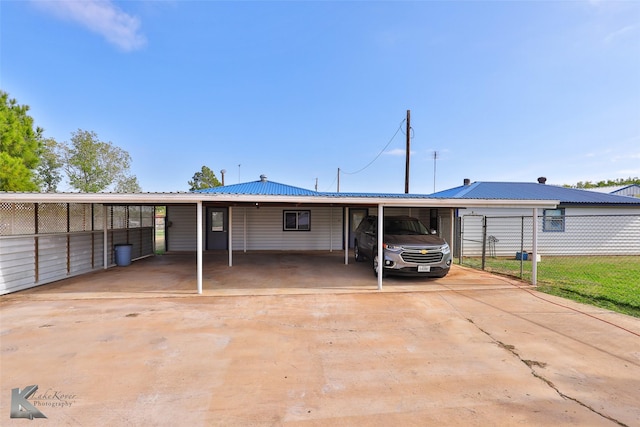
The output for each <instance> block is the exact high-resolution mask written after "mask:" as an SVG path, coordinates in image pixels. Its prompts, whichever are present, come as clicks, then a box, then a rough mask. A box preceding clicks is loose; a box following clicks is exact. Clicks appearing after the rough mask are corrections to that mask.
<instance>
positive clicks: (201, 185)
mask: <svg viewBox="0 0 640 427" xmlns="http://www.w3.org/2000/svg"><path fill="white" fill-rule="evenodd" d="M188 184H189V186H190V187H191V188H189V191H195V190H204V189H205V188H213V187H220V186H221V185H222V184H221V183H220V181H218V178H216V174H215V173H214V172H213V171H212V170H211V169H209V168H208V167H206V166H202V170H201V171H200V172H196V173H195V174H194V175H193V178H192V180H191V181H189V182H188Z"/></svg>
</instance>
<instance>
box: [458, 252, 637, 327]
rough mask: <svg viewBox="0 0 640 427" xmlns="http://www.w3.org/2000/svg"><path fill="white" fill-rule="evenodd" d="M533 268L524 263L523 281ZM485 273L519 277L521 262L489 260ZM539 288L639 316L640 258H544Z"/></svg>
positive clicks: (471, 261) (474, 262)
mask: <svg viewBox="0 0 640 427" xmlns="http://www.w3.org/2000/svg"><path fill="white" fill-rule="evenodd" d="M463 265H467V266H470V267H473V268H481V265H482V260H481V259H478V258H465V259H464V260H463ZM531 268H532V267H531V261H524V262H523V274H522V279H523V280H526V281H529V282H530V281H531ZM485 270H487V271H491V272H494V273H500V274H506V275H510V276H515V277H520V261H519V260H515V259H504V258H487V260H486V263H485ZM538 289H539V290H540V291H542V292H546V293H549V294H552V295H557V296H561V297H565V298H569V299H572V300H575V301H579V302H582V303H587V304H591V305H594V306H597V307H602V308H606V309H609V310H614V311H617V312H620V313H624V314H628V315H631V316H635V317H640V256H608V257H607V256H574V257H543V258H542V261H541V262H539V263H538Z"/></svg>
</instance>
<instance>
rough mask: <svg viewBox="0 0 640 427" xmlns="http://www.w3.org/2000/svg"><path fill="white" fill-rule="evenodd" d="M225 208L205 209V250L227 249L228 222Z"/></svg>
mask: <svg viewBox="0 0 640 427" xmlns="http://www.w3.org/2000/svg"><path fill="white" fill-rule="evenodd" d="M227 213H228V210H227V208H213V207H208V208H207V250H208V251H212V250H216V249H227V248H228V247H229V246H228V240H229V239H228V237H229V231H228V227H229V221H228V220H227Z"/></svg>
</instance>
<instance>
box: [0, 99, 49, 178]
mask: <svg viewBox="0 0 640 427" xmlns="http://www.w3.org/2000/svg"><path fill="white" fill-rule="evenodd" d="M28 111H29V106H28V105H18V103H17V102H16V100H15V99H9V94H7V93H6V92H4V91H0V191H36V190H38V185H37V184H36V182H34V174H33V170H34V169H35V168H36V167H37V166H38V163H39V161H40V158H39V154H40V137H41V135H42V129H40V128H36V129H35V130H34V128H33V118H31V116H29V115H28V114H27V112H28Z"/></svg>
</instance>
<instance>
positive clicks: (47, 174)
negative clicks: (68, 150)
mask: <svg viewBox="0 0 640 427" xmlns="http://www.w3.org/2000/svg"><path fill="white" fill-rule="evenodd" d="M41 144H42V146H41V151H40V165H38V169H37V176H36V180H37V182H38V185H39V186H40V190H41V191H46V192H47V193H55V192H56V191H57V190H58V184H59V183H60V181H61V180H62V174H61V173H60V170H61V168H62V166H63V165H62V159H61V157H60V145H59V144H58V142H57V141H56V140H55V139H53V138H46V139H43V140H42V141H41Z"/></svg>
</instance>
